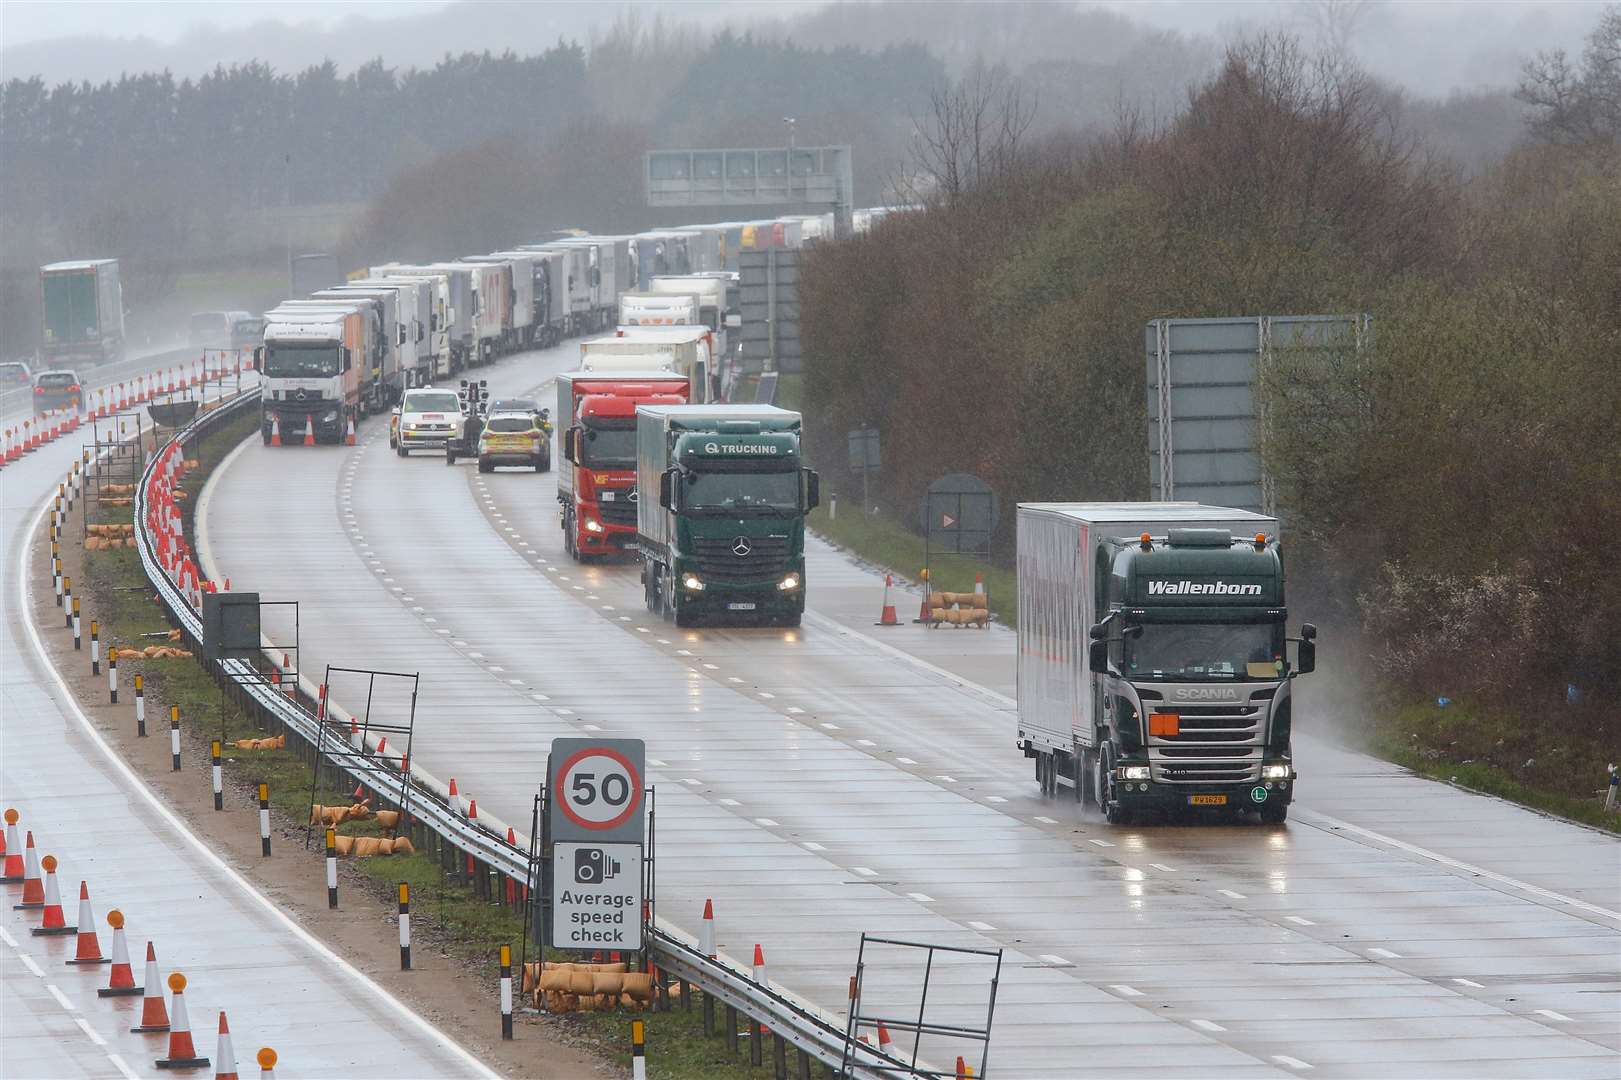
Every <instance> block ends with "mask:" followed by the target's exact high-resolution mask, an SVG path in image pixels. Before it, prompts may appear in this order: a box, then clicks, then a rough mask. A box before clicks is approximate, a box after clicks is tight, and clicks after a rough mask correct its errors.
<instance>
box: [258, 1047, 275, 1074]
mask: <svg viewBox="0 0 1621 1080" xmlns="http://www.w3.org/2000/svg"><path fill="white" fill-rule="evenodd" d="M258 1062H259V1080H276V1052H275V1051H274V1050H272V1049H270V1047H268V1046H261V1047H259V1056H258Z"/></svg>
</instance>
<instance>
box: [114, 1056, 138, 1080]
mask: <svg viewBox="0 0 1621 1080" xmlns="http://www.w3.org/2000/svg"><path fill="white" fill-rule="evenodd" d="M107 1060H108V1061H110V1062H112V1063H113V1067H114V1068H115V1069H117V1070H118V1071H119V1072H120V1073H122V1074H123V1075H124V1078H125V1080H141V1078H140V1077H139V1076H137V1075H136V1073H135V1070H134V1069H131V1068H130V1067H129V1066H128V1065H127V1064H125V1063H124V1059H123V1058H121V1057H119V1056H118V1055H117V1054H108V1055H107Z"/></svg>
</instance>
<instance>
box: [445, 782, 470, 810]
mask: <svg viewBox="0 0 1621 1080" xmlns="http://www.w3.org/2000/svg"><path fill="white" fill-rule="evenodd" d="M448 798H449V799H450V808H451V809H452V810H454V811H456V813H457V814H460V815H461V816H462V817H466V816H467V807H465V806H463V805H462V797H461V796H460V795H458V794H456V778H455V777H454V776H452V777H451V778H450V795H449V796H448Z"/></svg>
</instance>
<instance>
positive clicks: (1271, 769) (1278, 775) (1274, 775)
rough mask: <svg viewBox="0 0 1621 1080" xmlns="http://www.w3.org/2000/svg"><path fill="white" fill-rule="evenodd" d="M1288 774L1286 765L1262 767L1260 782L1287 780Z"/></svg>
mask: <svg viewBox="0 0 1621 1080" xmlns="http://www.w3.org/2000/svg"><path fill="white" fill-rule="evenodd" d="M1289 772H1290V768H1289V766H1288V765H1286V764H1285V765H1262V766H1261V779H1262V780H1287V779H1289Z"/></svg>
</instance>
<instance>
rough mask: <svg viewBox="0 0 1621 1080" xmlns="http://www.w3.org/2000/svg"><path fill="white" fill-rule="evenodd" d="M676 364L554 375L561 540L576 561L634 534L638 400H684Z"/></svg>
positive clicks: (621, 544) (630, 541)
mask: <svg viewBox="0 0 1621 1080" xmlns="http://www.w3.org/2000/svg"><path fill="white" fill-rule="evenodd" d="M687 391H688V382H687V379H686V378H685V377H684V376H682V375H680V374H678V373H676V372H671V371H603V372H596V371H569V372H564V373H563V374H561V375H559V376H558V377H557V412H556V413H555V414H554V415H555V417H556V424H557V430H558V431H559V432H560V433H561V446H562V453H561V454H559V455H558V458H559V460H558V466H557V504H558V515H559V522H560V524H561V525H562V529H563V546H564V547H565V548H567V549H568V553H569V554H570V555H571V556H572V557H573V558H575V559H576V560H581V559H585V558H589V557H591V556H595V555H605V554H609V553H612V552H617V551H623V550H624V549H625V548H626V547H628V546H633V545H634V544H635V541H636V501H637V496H638V493H637V490H636V406H638V405H684V404H686V401H687Z"/></svg>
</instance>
